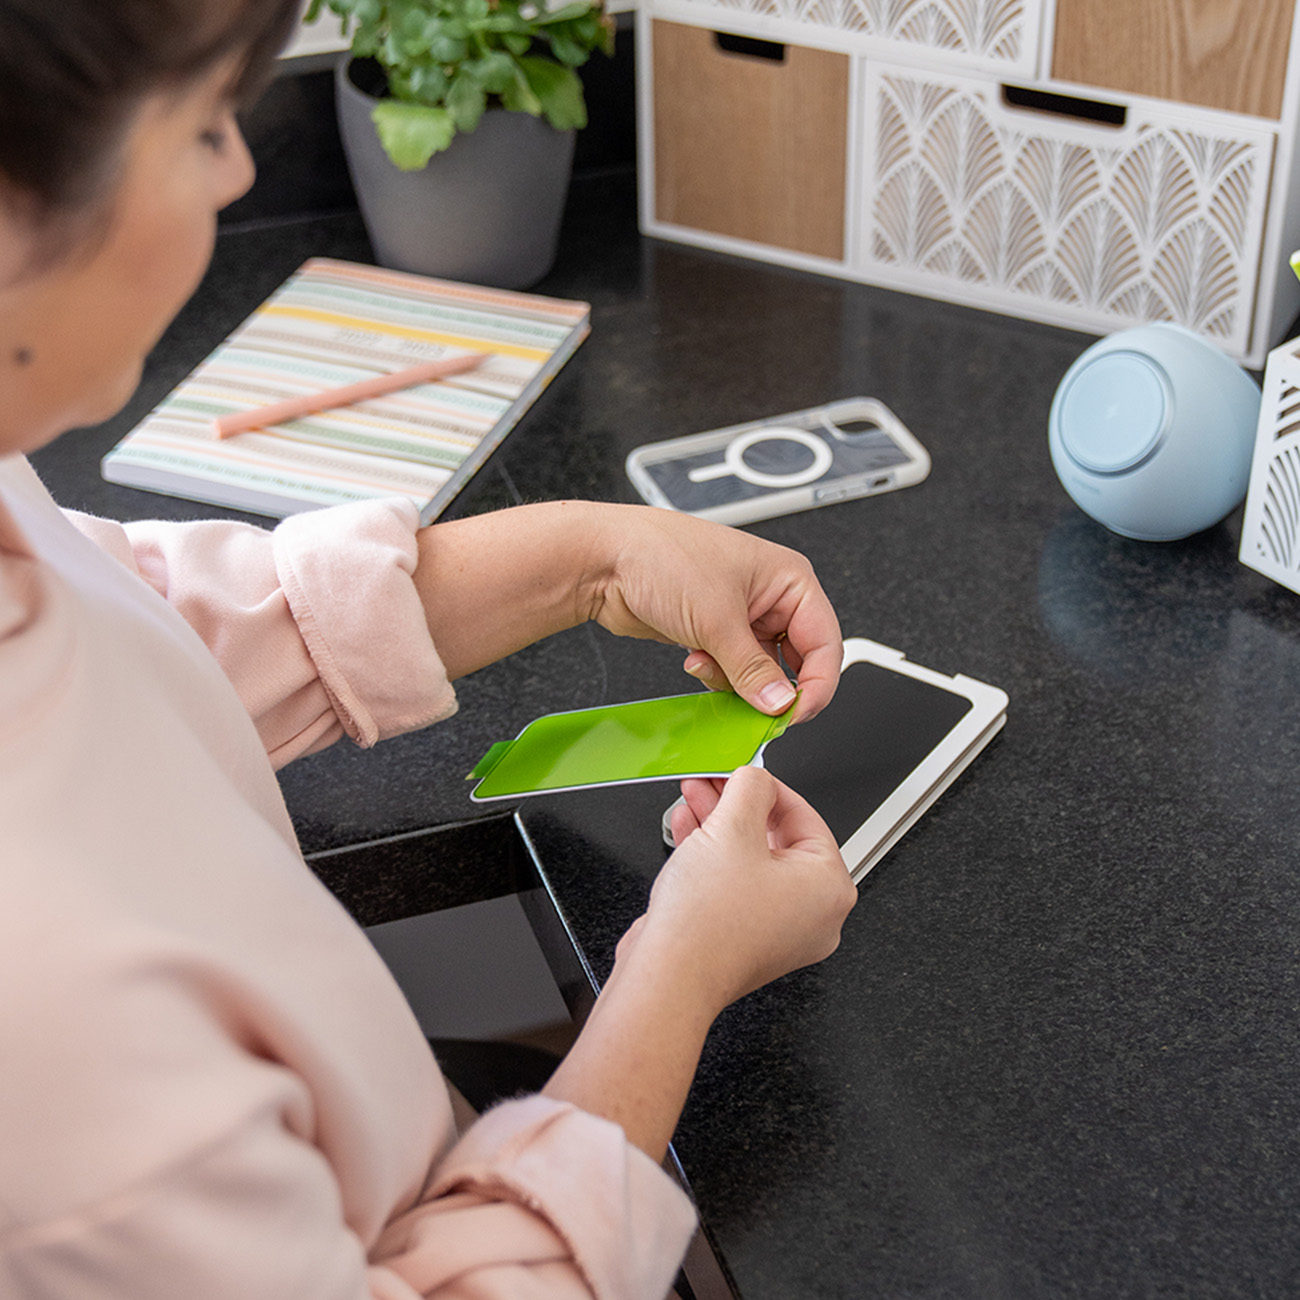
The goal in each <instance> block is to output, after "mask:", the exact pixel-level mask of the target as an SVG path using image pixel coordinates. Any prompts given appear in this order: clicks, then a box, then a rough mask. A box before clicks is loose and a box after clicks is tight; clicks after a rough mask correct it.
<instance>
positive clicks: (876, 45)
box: [647, 0, 1040, 75]
mask: <svg viewBox="0 0 1300 1300" xmlns="http://www.w3.org/2000/svg"><path fill="white" fill-rule="evenodd" d="M647 7H648V8H649V10H650V11H651V12H652V13H653V14H654V15H655V16H657V17H664V18H671V19H674V20H676V21H679V22H688V23H693V24H695V25H697V26H700V25H703V26H716V27H718V28H719V29H720V30H723V31H727V32H738V33H741V34H748V35H753V36H760V37H766V38H767V39H769V40H775V41H789V42H792V43H794V44H802V45H820V46H824V47H830V48H835V49H841V50H844V51H845V52H848V53H873V54H875V55H877V56H878V57H889V56H890V54H891V53H893V54H899V55H903V56H906V57H908V58H909V59H911V60H915V59H917V58H918V57H920V58H924V59H925V60H926V61H927V62H934V61H935V60H938V61H940V62H944V63H959V64H962V65H964V66H966V67H970V68H979V69H998V70H1000V71H1002V72H1004V73H1005V72H1009V71H1015V72H1017V73H1020V74H1022V75H1032V74H1033V72H1034V68H1035V64H1036V60H1037V44H1038V28H1039V9H1040V3H1039V0H649V3H648V5H647Z"/></svg>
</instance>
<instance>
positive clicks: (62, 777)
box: [0, 0, 855, 1300]
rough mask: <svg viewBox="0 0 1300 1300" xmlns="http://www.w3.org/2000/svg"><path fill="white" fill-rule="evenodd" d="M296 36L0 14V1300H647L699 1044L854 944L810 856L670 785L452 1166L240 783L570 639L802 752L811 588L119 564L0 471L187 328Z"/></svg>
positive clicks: (828, 687) (702, 565) (622, 535)
mask: <svg viewBox="0 0 1300 1300" xmlns="http://www.w3.org/2000/svg"><path fill="white" fill-rule="evenodd" d="M295 8H296V6H295V5H293V4H290V3H288V2H287V0H277V2H276V3H271V0H114V3H112V4H105V3H104V2H103V0H0V393H2V394H3V404H2V407H0V827H2V828H3V831H2V834H3V840H2V841H0V842H2V843H3V850H2V852H0V990H3V991H2V992H0V1123H3V1126H4V1127H3V1132H2V1133H0V1294H2V1295H4V1296H6V1297H9V1296H13V1297H24V1298H26V1297H56V1296H57V1297H58V1298H59V1300H77V1298H79V1297H91V1296H94V1297H108V1296H120V1297H128V1296H129V1297H131V1298H132V1300H144V1298H146V1297H153V1296H158V1297H167V1300H176V1297H180V1296H183V1297H185V1298H186V1300H205V1298H207V1297H212V1298H213V1300H216V1298H217V1297H221V1300H228V1298H230V1297H236V1296H237V1297H241V1300H242V1298H249V1297H268V1298H269V1297H275V1298H276V1300H291V1298H294V1297H311V1298H312V1300H325V1298H333V1297H340V1298H341V1297H350V1298H351V1297H361V1296H367V1295H369V1296H377V1297H385V1298H390V1300H391V1298H396V1297H402V1298H404V1300H408V1298H409V1297H412V1296H416V1295H435V1294H436V1295H440V1296H442V1295H447V1296H450V1295H465V1296H469V1295H473V1296H476V1297H484V1296H493V1295H501V1296H507V1295H508V1296H521V1295H557V1296H558V1295H585V1294H594V1295H598V1296H620V1297H621V1296H656V1295H662V1294H663V1293H664V1292H665V1291H666V1289H667V1288H668V1286H669V1284H670V1282H671V1279H672V1277H673V1274H674V1272H675V1269H676V1267H677V1265H678V1263H679V1261H680V1259H681V1256H682V1253H683V1251H684V1249H685V1245H686V1242H687V1240H688V1238H689V1235H690V1232H691V1230H692V1226H693V1217H692V1212H691V1209H690V1206H689V1204H688V1203H687V1202H686V1199H685V1198H684V1197H683V1196H682V1195H681V1193H680V1191H678V1190H677V1189H676V1188H675V1187H674V1185H673V1184H672V1183H671V1182H670V1181H669V1180H668V1178H667V1177H666V1176H665V1175H664V1174H663V1172H662V1170H661V1169H660V1168H659V1166H658V1162H659V1161H660V1160H661V1159H662V1157H663V1155H664V1152H665V1149H666V1145H667V1142H668V1140H669V1137H670V1135H671V1133H672V1129H673V1125H674V1124H675V1122H676V1119H677V1115H678V1113H679V1111H680V1108H681V1105H682V1101H683V1099H684V1097H685V1094H686V1090H687V1088H688V1086H689V1083H690V1079H691V1075H692V1072H693V1070H694V1068H695V1064H696V1061H697V1058H698V1054H699V1051H700V1048H701V1045H702V1043H703V1039H704V1036H705V1033H706V1032H707V1030H708V1027H709V1024H710V1023H711V1021H712V1020H713V1018H714V1017H715V1016H716V1015H717V1013H718V1012H719V1011H720V1010H721V1009H722V1008H723V1007H725V1006H726V1005H727V1004H728V1003H729V1002H731V1001H732V1000H734V999H735V998H737V997H740V996H742V995H743V994H744V993H746V992H748V991H749V990H751V989H753V988H755V987H757V986H758V985H760V984H761V983H763V982H765V981H767V980H769V979H772V978H774V977H776V976H778V975H780V974H782V973H784V972H786V971H789V970H792V969H794V968H796V967H798V966H800V965H803V964H807V963H809V962H812V961H816V960H819V959H820V958H822V957H824V956H825V955H827V954H828V953H829V952H830V951H831V950H832V949H833V948H834V947H835V945H836V943H837V942H838V936H839V928H840V924H841V922H842V920H843V918H844V916H845V915H846V913H847V911H848V909H849V908H850V907H851V906H852V903H853V901H854V897H855V894H854V890H853V888H852V886H851V884H850V883H849V880H848V876H847V873H846V872H845V871H844V868H843V864H842V862H841V861H840V858H839V855H838V853H837V851H836V848H835V844H834V841H833V839H832V837H831V836H830V834H829V832H828V831H827V829H826V827H825V825H824V823H822V822H821V820H820V819H819V818H818V817H817V816H816V814H815V813H813V812H812V810H811V809H810V808H808V806H807V805H806V804H805V803H803V802H802V801H801V800H800V799H799V798H798V797H797V796H795V795H794V794H793V793H791V792H790V791H788V790H786V789H785V788H784V787H782V786H780V785H779V784H778V783H777V782H776V781H775V780H773V779H772V778H771V777H769V776H768V775H766V774H765V773H762V772H759V771H754V770H749V769H747V770H745V771H743V772H741V773H739V774H737V775H736V776H735V777H734V778H732V780H730V781H729V782H727V783H726V784H725V787H724V786H722V785H721V783H719V785H717V786H715V785H714V784H713V783H710V782H690V783H687V784H686V787H685V790H684V793H685V795H686V804H685V806H684V807H683V808H681V809H679V811H678V812H677V814H676V822H675V827H674V830H675V833H676V835H677V839H678V842H679V843H680V844H682V847H681V848H680V849H679V850H678V851H677V852H676V853H675V854H674V855H673V856H672V857H671V858H670V859H669V861H668V863H667V865H666V866H665V868H664V870H663V872H662V874H661V876H660V878H659V879H658V880H657V881H656V883H655V886H654V889H653V891H652V895H651V901H650V905H649V907H648V910H647V912H646V914H645V915H644V916H642V917H641V918H640V919H639V920H638V922H637V923H636V924H635V925H634V926H633V927H632V929H631V930H630V931H629V932H628V934H627V935H626V936H625V937H624V939H623V940H622V942H621V943H620V945H619V950H618V954H617V958H616V962H615V966H614V970H613V973H612V975H611V978H610V979H609V981H608V983H607V985H606V987H605V989H604V991H603V992H602V994H601V996H600V998H599V1000H598V1002H597V1004H596V1007H595V1010H594V1011H593V1013H592V1015H591V1017H590V1019H589V1021H588V1023H587V1025H586V1026H585V1027H584V1029H583V1032H582V1034H581V1035H580V1037H579V1039H578V1041H577V1043H576V1044H575V1046H574V1047H573V1049H572V1051H571V1052H570V1054H569V1055H568V1057H566V1059H565V1060H564V1061H563V1062H562V1064H561V1065H560V1066H559V1068H558V1069H557V1071H556V1073H555V1075H554V1077H553V1078H552V1079H551V1081H550V1082H549V1083H548V1084H547V1086H546V1088H545V1089H544V1090H543V1092H542V1093H541V1094H539V1095H537V1096H533V1097H526V1098H523V1099H520V1100H516V1101H511V1102H507V1103H505V1104H504V1105H501V1106H499V1107H497V1108H495V1109H494V1110H492V1111H490V1112H489V1113H488V1114H487V1115H485V1116H484V1117H483V1118H481V1119H479V1120H478V1121H477V1122H474V1123H473V1124H471V1125H470V1126H469V1127H468V1128H467V1129H466V1131H465V1132H463V1133H461V1134H458V1133H457V1131H456V1127H455V1124H454V1121H453V1118H452V1113H451V1108H450V1101H449V1097H448V1092H447V1088H446V1085H445V1084H444V1082H443V1080H442V1077H441V1075H440V1074H439V1072H438V1069H437V1066H436V1063H435V1062H434V1061H433V1059H432V1057H431V1056H430V1054H429V1051H428V1048H427V1045H426V1044H425V1043H424V1041H423V1039H422V1038H421V1036H420V1033H419V1030H418V1028H417V1027H416V1025H415V1023H414V1020H413V1019H412V1017H411V1015H410V1013H409V1010H408V1009H407V1008H406V1006H405V1003H404V1002H403V1000H402V998H401V996H400V994H399V993H398V992H397V990H396V988H395V986H394V985H393V983H392V981H391V979H390V978H389V977H388V975H387V973H386V972H385V971H384V969H383V967H382V966H381V964H380V963H379V961H378V959H377V958H376V957H375V955H374V954H373V951H372V950H371V949H370V947H369V945H368V944H367V943H366V942H365V940H364V937H363V936H362V935H361V934H360V932H359V931H358V930H357V929H356V927H355V926H354V925H353V924H352V922H351V921H350V920H349V918H348V917H347V916H346V915H345V914H344V913H343V911H342V910H341V908H339V907H338V905H337V904H336V903H335V902H334V900H333V899H332V898H331V897H330V896H329V895H328V894H327V893H326V892H325V891H324V890H323V889H322V888H321V887H320V886H319V885H318V884H317V883H316V881H315V879H314V877H313V876H312V875H311V873H310V871H309V870H308V869H307V868H306V866H305V864H304V863H303V861H302V858H301V856H300V854H299V852H298V849H297V846H296V844H295V842H294V837H293V832H292V828H291V826H290V823H289V819H288V816H287V814H286V811H285V809H284V806H283V802H282V800H281V797H280V793H279V789H278V786H277V784H276V781H275V778H274V769H273V765H274V764H280V763H284V762H287V761H289V760H290V759H292V758H294V757H296V756H298V755H300V754H303V753H306V752H308V751H310V750H313V749H317V748H319V747H321V746H322V745H325V744H328V743H331V742H332V741H334V740H335V739H337V738H339V737H341V736H343V735H344V734H347V735H348V736H350V737H351V738H352V739H353V740H355V741H357V742H358V743H361V744H371V743H374V742H375V741H376V740H378V739H381V738H383V737H384V736H387V735H391V734H394V733H396V732H399V731H402V730H406V729H410V728H412V727H417V726H423V725H425V724H428V723H430V722H433V721H436V720H438V719H439V718H441V717H445V716H446V715H447V714H448V713H450V712H451V711H452V710H453V709H454V707H455V703H454V694H453V691H452V687H451V685H450V683H451V682H452V681H453V680H455V679H456V678H457V677H459V676H461V675H463V674H465V673H468V672H471V671H473V670H474V669H475V668H477V667H479V666H481V665H482V664H484V663H487V662H490V661H492V660H494V659H496V658H499V657H500V656H502V655H505V654H508V653H510V652H511V651H513V650H515V649H517V648H519V647H520V646H523V645H525V644H527V643H529V642H531V641H533V640H536V639H537V638H539V637H541V636H545V635H547V634H549V633H551V632H554V631H557V630H559V629H561V628H565V627H569V626H572V625H574V624H576V623H578V622H580V621H582V620H584V619H587V618H594V619H597V620H598V621H599V622H600V623H602V624H603V625H604V626H605V627H607V628H610V629H612V630H613V631H615V632H618V633H622V634H626V635H630V636H640V637H653V638H657V639H659V640H663V641H667V642H671V643H678V644H682V645H686V646H691V647H696V649H694V650H692V651H691V652H690V653H689V654H688V656H687V660H686V665H685V666H686V668H687V670H688V671H690V672H692V673H693V674H694V675H696V676H697V677H699V678H700V679H701V680H703V681H705V682H706V684H709V685H712V686H717V687H725V686H727V685H728V684H730V685H731V686H732V687H734V688H735V689H736V690H738V691H740V692H741V693H742V694H744V695H745V696H746V697H747V698H749V699H750V700H751V701H753V702H754V703H755V704H756V705H758V706H759V707H761V708H764V709H766V710H767V711H768V712H773V713H775V712H779V711H780V710H781V709H783V708H784V707H786V705H787V704H788V702H789V700H790V698H791V688H790V685H789V683H788V682H787V681H786V679H785V677H784V676H783V674H782V672H781V670H780V669H779V667H778V665H777V663H776V662H775V657H774V655H773V653H772V650H773V646H774V644H775V642H776V640H777V639H778V638H783V645H784V647H786V655H787V658H788V659H789V661H790V662H791V663H792V665H793V666H794V667H795V668H796V670H797V671H798V675H799V685H800V688H801V691H802V697H801V703H800V709H801V710H802V713H803V715H804V716H807V715H809V714H810V713H811V712H814V711H815V710H816V709H818V708H820V707H822V706H823V705H824V704H825V703H826V702H827V701H828V700H829V698H830V696H831V693H832V692H833V690H834V684H835V678H836V674H837V671H838V666H839V657H840V642H839V634H838V630H837V627H836V624H835V619H834V615H833V613H832V612H831V609H830V606H829V604H828V603H827V601H826V598H825V596H824V594H823V593H822V591H821V589H820V587H819V586H818V585H817V582H816V580H815V578H814V577H813V575H812V572H811V570H810V568H809V566H808V565H807V563H806V562H805V561H803V560H802V558H801V557H799V556H796V555H794V554H792V553H790V552H787V551H784V550H781V549H779V548H776V547H772V546H769V545H767V544H765V543H762V542H760V541H758V540H756V539H754V538H751V537H749V536H747V535H745V534H742V533H737V532H733V531H731V530H727V529H723V528H719V527H712V526H709V525H705V524H701V523H698V522H697V521H693V520H689V519H684V518H680V517H676V516H670V515H667V514H664V513H662V512H657V511H649V510H643V509H640V508H637V507H621V506H603V505H597V504H593V503H583V502H567V503H563V502H561V503H548V504H544V505H538V506H532V507H524V508H521V509H519V510H514V511H506V512H503V513H501V514H498V515H495V516H492V517H490V518H480V519H468V520H464V521H459V522H455V523H448V524H439V525H435V526H434V527H432V528H427V529H423V530H421V529H420V528H419V527H418V521H417V520H416V518H415V514H414V510H413V509H412V508H411V507H410V506H409V505H408V504H407V503H405V502H400V501H384V502H377V503H370V504H365V505H361V506H352V507H346V508H343V509H340V510H335V511H321V512H315V513H313V514H308V515H303V516H297V517H295V518H293V519H290V520H288V521H286V522H285V523H284V524H282V525H280V527H278V528H277V529H275V530H274V531H264V530H260V529H255V528H251V527H248V526H245V525H238V524H231V523H219V522H214V523H206V524H194V525H166V524H143V525H134V526H131V527H127V528H123V527H121V526H119V525H116V524H113V523H111V522H108V521H104V520H96V519H89V518H84V517H80V518H79V517H73V516H67V515H64V514H63V513H61V512H60V511H59V510H58V509H57V508H56V507H55V506H54V504H53V502H52V501H51V500H50V499H49V497H48V495H47V494H46V493H45V492H44V489H43V488H42V487H41V485H40V484H39V482H38V481H37V480H36V478H35V476H34V474H33V473H32V471H31V469H30V468H29V467H28V466H27V464H26V461H25V460H24V459H23V455H22V453H25V452H30V451H32V450H35V449H36V448H39V447H41V446H44V445H45V444H46V443H48V442H49V441H50V440H52V439H53V438H54V437H56V436H57V435H58V434H59V433H60V432H61V431H62V430H65V429H67V428H70V427H74V426H76V425H84V424H87V423H90V422H94V421H98V420H102V419H104V418H106V417H107V416H108V415H110V414H111V413H112V412H114V411H115V410H116V409H117V408H118V407H119V406H120V405H121V404H122V403H123V402H124V401H125V400H126V398H127V397H128V395H129V394H130V392H131V391H132V389H133V387H134V385H135V383H136V381H137V379H138V376H139V371H140V367H141V365H142V362H143V360H144V357H145V355H146V354H147V352H148V350H149V348H150V347H151V346H152V344H153V343H154V342H155V341H156V339H157V338H158V336H159V334H160V333H161V332H162V330H163V329H164V328H165V326H166V324H167V322H168V321H169V320H170V318H171V316H172V315H173V313H174V312H175V311H176V310H177V309H178V308H179V307H180V306H181V304H182V303H183V302H184V300H185V299H186V297H187V296H188V295H189V293H190V292H191V291H192V290H193V288H194V286H195V285H196V284H197V282H198V280H199V278H200V276H201V275H202V273H203V270H204V267H205V266H206V263H207V259H208V256H209V254H210V252H211V248H212V241H213V237H214V226H215V214H216V212H217V210H218V209H219V208H220V207H221V206H223V205H224V204H225V203H228V202H230V201H231V200H232V199H233V198H235V197H236V196H237V195H239V194H240V193H242V192H243V191H244V190H245V189H246V188H247V186H248V184H249V183H250V181H251V179H252V167H251V163H250V161H249V157H248V154H247V152H246V150H245V147H244V144H243V142H242V140H241V139H240V136H239V132H238V129H237V127H236V125H235V121H234V117H233V112H234V109H235V107H236V106H237V104H238V103H239V102H240V100H241V99H242V98H243V97H244V96H246V95H247V94H248V93H249V92H250V88H251V87H253V86H254V85H255V84H256V83H257V81H258V79H259V77H260V76H262V75H263V74H264V72H265V69H266V65H267V63H268V62H269V58H270V55H271V53H272V52H273V51H274V50H275V49H276V48H278V45H279V43H280V42H281V40H282V39H283V37H284V35H285V33H286V31H287V30H288V29H289V26H290V25H291V23H292V21H293V18H294V14H295ZM720 935H725V936H726V940H727V941H726V943H725V944H723V943H721V942H719V936H720Z"/></svg>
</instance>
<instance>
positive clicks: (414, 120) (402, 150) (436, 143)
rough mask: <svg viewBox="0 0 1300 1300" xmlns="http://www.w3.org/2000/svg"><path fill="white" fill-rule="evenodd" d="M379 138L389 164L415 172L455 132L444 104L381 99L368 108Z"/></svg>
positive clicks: (446, 144)
mask: <svg viewBox="0 0 1300 1300" xmlns="http://www.w3.org/2000/svg"><path fill="white" fill-rule="evenodd" d="M370 119H371V121H373V122H374V124H375V130H376V131H378V132H379V142H380V143H381V144H382V145H383V146H384V152H385V153H386V154H387V155H388V156H389V158H390V159H392V162H393V165H394V166H395V167H398V168H400V169H401V170H402V171H404V172H418V171H419V170H420V169H421V168H422V167H423V166H425V164H426V163H427V162H428V161H429V159H430V158H432V157H433V155H434V154H436V153H438V152H439V151H440V150H443V149H445V148H446V147H447V146H448V145H449V144H450V143H451V142H452V139H453V137H454V136H455V134H456V123H455V121H454V119H453V118H452V115H451V114H450V113H449V112H448V111H447V110H446V109H445V108H431V107H429V106H428V105H427V104H407V103H403V102H402V101H400V100H396V99H381V100H380V101H379V103H377V104H376V105H375V106H374V108H373V109H372V110H371V112H370Z"/></svg>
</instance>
